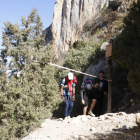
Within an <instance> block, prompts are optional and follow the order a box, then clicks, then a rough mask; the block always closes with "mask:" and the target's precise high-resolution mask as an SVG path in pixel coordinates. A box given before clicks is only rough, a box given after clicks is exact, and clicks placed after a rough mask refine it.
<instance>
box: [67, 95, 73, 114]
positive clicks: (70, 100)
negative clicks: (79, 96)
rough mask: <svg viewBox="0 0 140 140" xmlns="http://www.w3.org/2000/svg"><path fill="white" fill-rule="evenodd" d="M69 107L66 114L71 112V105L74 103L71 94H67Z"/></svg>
mask: <svg viewBox="0 0 140 140" xmlns="http://www.w3.org/2000/svg"><path fill="white" fill-rule="evenodd" d="M69 97H70V98H69V101H68V102H69V108H68V116H70V115H71V112H72V109H73V105H74V102H73V101H72V96H69Z"/></svg>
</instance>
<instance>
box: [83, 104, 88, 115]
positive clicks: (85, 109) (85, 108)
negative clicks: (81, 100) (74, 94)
mask: <svg viewBox="0 0 140 140" xmlns="http://www.w3.org/2000/svg"><path fill="white" fill-rule="evenodd" d="M87 108H88V106H84V107H83V115H86V113H87Z"/></svg>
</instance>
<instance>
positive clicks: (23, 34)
mask: <svg viewBox="0 0 140 140" xmlns="http://www.w3.org/2000/svg"><path fill="white" fill-rule="evenodd" d="M3 47H5V50H4V51H3V54H4V55H3V58H2V59H3V60H2V65H1V71H2V73H1V75H0V82H1V86H0V139H2V140H10V139H11V140H13V139H18V138H19V137H23V136H25V135H27V134H28V133H29V132H30V131H31V130H33V129H35V128H36V127H38V126H39V124H40V123H41V122H42V121H43V120H44V119H46V118H50V117H51V116H52V113H53V111H54V110H56V109H57V108H58V105H59V103H60V97H59V95H58V94H56V93H57V92H58V90H59V89H58V84H57V82H56V80H55V78H54V74H55V68H54V67H52V66H49V65H47V63H48V62H50V61H51V58H52V57H53V56H52V54H53V53H52V50H51V46H50V45H47V46H45V39H44V36H43V35H42V22H41V21H40V17H39V15H38V14H37V11H36V9H33V10H32V12H31V14H30V15H29V16H28V19H27V20H25V18H22V28H20V26H19V25H17V24H15V25H13V24H11V23H10V22H6V23H5V28H4V32H3ZM4 56H10V57H11V59H12V61H11V63H10V65H9V67H7V66H8V64H6V65H5V62H4ZM32 59H33V60H38V61H41V62H42V63H34V62H30V61H29V60H32ZM6 69H9V70H11V71H13V70H14V71H15V72H13V74H11V77H10V78H8V79H7V74H6V71H5V70H6ZM19 71H20V72H21V74H20V76H18V74H17V73H18V72H19Z"/></svg>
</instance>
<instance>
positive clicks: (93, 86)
mask: <svg viewBox="0 0 140 140" xmlns="http://www.w3.org/2000/svg"><path fill="white" fill-rule="evenodd" d="M98 87H99V83H97V82H95V81H93V80H91V79H87V80H86V81H85V85H84V87H83V89H82V90H81V92H80V93H81V103H82V104H83V105H84V107H83V115H86V112H87V108H88V100H90V101H91V105H90V109H89V112H88V114H89V115H91V116H93V117H94V116H95V115H94V114H93V113H92V110H93V108H94V106H95V104H96V102H97V95H98Z"/></svg>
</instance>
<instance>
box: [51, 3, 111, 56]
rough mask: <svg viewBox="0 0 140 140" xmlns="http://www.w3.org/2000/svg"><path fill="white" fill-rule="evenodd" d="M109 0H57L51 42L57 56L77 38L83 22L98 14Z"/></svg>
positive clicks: (67, 48)
mask: <svg viewBox="0 0 140 140" xmlns="http://www.w3.org/2000/svg"><path fill="white" fill-rule="evenodd" d="M108 3H109V0H57V1H56V4H55V8H54V16H53V22H52V44H53V48H54V51H55V52H56V55H57V57H58V56H60V54H61V53H63V52H65V51H68V50H69V48H70V47H71V45H72V44H73V43H74V42H75V41H76V40H78V37H79V34H80V33H81V31H82V30H83V26H84V24H85V22H86V21H87V20H89V19H91V18H93V17H95V16H96V15H98V14H99V13H100V11H101V9H102V8H103V7H107V6H108Z"/></svg>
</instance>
